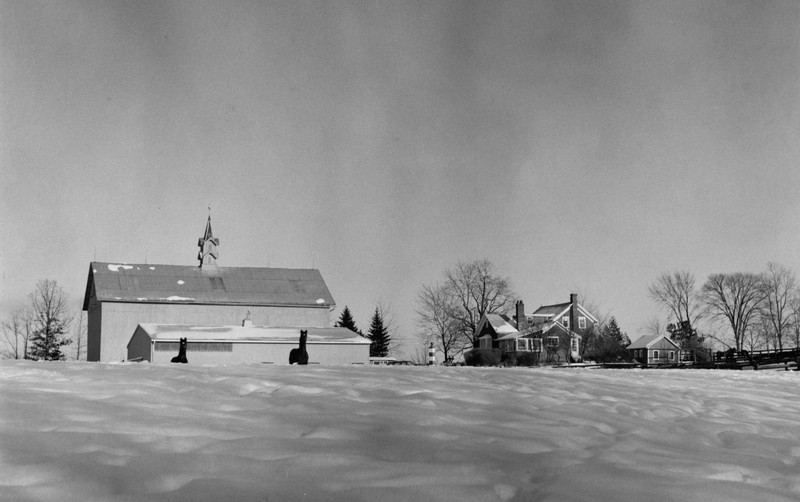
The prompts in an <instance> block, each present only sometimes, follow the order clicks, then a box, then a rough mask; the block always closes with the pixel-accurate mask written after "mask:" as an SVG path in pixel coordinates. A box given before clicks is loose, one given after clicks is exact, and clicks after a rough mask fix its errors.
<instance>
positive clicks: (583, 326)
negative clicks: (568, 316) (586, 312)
mask: <svg viewBox="0 0 800 502" xmlns="http://www.w3.org/2000/svg"><path fill="white" fill-rule="evenodd" d="M578 328H580V329H586V318H585V317H583V316H581V317H579V318H578Z"/></svg>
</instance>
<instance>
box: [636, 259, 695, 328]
mask: <svg viewBox="0 0 800 502" xmlns="http://www.w3.org/2000/svg"><path fill="white" fill-rule="evenodd" d="M648 291H649V293H650V298H652V299H653V300H654V301H655V302H656V303H658V304H659V305H661V307H662V308H664V309H666V310H667V312H669V313H670V314H671V315H672V316H673V317H674V318H675V320H676V321H677V322H678V323H688V328H689V329H691V328H693V327H694V326H695V324H696V323H697V321H698V320H699V319H700V317H701V316H702V302H701V301H700V295H699V293H698V292H697V291H696V289H695V278H694V275H693V274H692V273H691V272H686V271H677V272H672V273H670V272H664V273H663V274H661V275H660V276H659V277H658V278H657V279H656V280H655V282H653V283H652V284H651V285H650V286H649V288H648Z"/></svg>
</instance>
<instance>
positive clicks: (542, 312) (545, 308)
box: [531, 302, 597, 323]
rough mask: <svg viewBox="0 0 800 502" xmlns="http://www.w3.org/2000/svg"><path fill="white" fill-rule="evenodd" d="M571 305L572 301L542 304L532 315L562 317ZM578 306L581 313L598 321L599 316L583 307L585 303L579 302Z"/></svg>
mask: <svg viewBox="0 0 800 502" xmlns="http://www.w3.org/2000/svg"><path fill="white" fill-rule="evenodd" d="M570 305H572V303H570V302H566V303H556V304H554V305H542V306H541V307H539V308H538V309H536V310H535V311H534V312H533V314H531V315H532V316H536V317H545V318H548V319H552V318H560V317H562V316H564V315H567V314H568V313H569V307H570ZM577 307H578V312H580V313H581V315H583V316H585V317H588V318H589V319H590V320H591V321H592V322H593V323H597V318H595V316H593V315H592V313H591V312H589V311H588V310H586V309H585V308H583V305H581V304H580V303H578V304H577Z"/></svg>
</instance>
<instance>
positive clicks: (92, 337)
mask: <svg viewBox="0 0 800 502" xmlns="http://www.w3.org/2000/svg"><path fill="white" fill-rule="evenodd" d="M88 310H89V311H88V312H87V313H86V360H87V361H99V360H100V349H101V347H102V344H101V341H100V329H101V324H102V318H103V307H102V305H101V304H99V303H90V304H89V309H88Z"/></svg>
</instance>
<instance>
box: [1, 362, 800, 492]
mask: <svg viewBox="0 0 800 502" xmlns="http://www.w3.org/2000/svg"><path fill="white" fill-rule="evenodd" d="M190 362H191V361H190ZM798 379H800V374H799V373H795V372H723V371H716V372H715V371H669V370H648V371H641V370H583V369H482V368H422V367H417V368H415V367H403V368H387V367H266V366H230V367H225V366H216V367H214V366H197V365H192V364H189V365H163V366H159V365H149V364H139V365H137V364H98V363H33V362H12V361H2V362H0V500H4V501H5V500H37V501H62V500H81V501H134V500H136V501H140V500H170V501H175V500H186V501H198V500H227V501H246V500H253V501H256V500H258V501H264V500H270V501H287V500H320V501H322V500H326V501H327V500H342V501H371V502H372V501H376V500H392V501H396V500H407V501H414V502H419V501H427V500H448V501H449V500H459V501H470V500H474V501H487V500H554V501H555V500H557V501H565V500H566V501H569V500H575V501H579V500H586V501H589V500H591V501H598V500H607V501H612V500H613V501H620V500H631V501H633V500H674V501H686V500H703V501H714V500H719V501H723V500H724V501H730V500H771V501H782V500H785V501H794V500H797V499H798V497H800V474H799V472H800V465H799V462H798V461H799V460H800V438H798V431H800V418H799V417H800V399H798V397H800V396H799V394H800V391H799V390H798V389H799V388H800V387H799V386H798Z"/></svg>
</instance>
